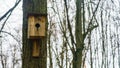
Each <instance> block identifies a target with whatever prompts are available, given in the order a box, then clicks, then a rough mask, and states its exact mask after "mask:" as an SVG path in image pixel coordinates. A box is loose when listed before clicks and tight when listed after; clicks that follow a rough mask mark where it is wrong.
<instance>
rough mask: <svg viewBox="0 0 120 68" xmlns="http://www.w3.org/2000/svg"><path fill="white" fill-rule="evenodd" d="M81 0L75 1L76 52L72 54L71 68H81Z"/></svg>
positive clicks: (82, 45) (82, 44) (82, 43)
mask: <svg viewBox="0 0 120 68" xmlns="http://www.w3.org/2000/svg"><path fill="white" fill-rule="evenodd" d="M81 3H82V0H77V1H76V23H75V25H76V26H75V36H76V51H75V52H74V53H73V68H81V65H82V51H83V48H84V40H83V34H82V33H83V26H82V25H83V22H82V13H81Z"/></svg>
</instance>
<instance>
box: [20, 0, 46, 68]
mask: <svg viewBox="0 0 120 68" xmlns="http://www.w3.org/2000/svg"><path fill="white" fill-rule="evenodd" d="M29 13H35V14H45V15H47V0H23V55H22V68H46V61H47V60H46V57H47V46H46V37H45V38H43V39H42V40H39V43H41V45H40V56H39V57H37V58H35V57H32V44H33V43H32V42H31V40H29V39H28V38H27V35H28V34H27V30H28V27H27V25H28V19H27V16H28V14H29ZM46 30H47V28H46Z"/></svg>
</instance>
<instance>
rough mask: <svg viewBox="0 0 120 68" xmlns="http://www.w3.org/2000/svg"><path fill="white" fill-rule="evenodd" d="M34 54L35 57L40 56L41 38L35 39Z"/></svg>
mask: <svg viewBox="0 0 120 68" xmlns="http://www.w3.org/2000/svg"><path fill="white" fill-rule="evenodd" d="M32 51H33V52H32V56H33V57H39V56H40V43H39V40H33V50H32Z"/></svg>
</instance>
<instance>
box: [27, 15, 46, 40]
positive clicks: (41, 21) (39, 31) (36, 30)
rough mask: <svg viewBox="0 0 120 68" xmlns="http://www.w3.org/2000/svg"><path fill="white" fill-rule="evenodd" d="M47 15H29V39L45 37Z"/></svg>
mask: <svg viewBox="0 0 120 68" xmlns="http://www.w3.org/2000/svg"><path fill="white" fill-rule="evenodd" d="M46 18H47V17H46V16H45V15H29V16H28V39H39V38H42V37H45V24H46Z"/></svg>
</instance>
